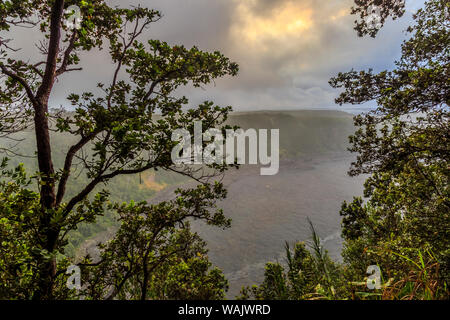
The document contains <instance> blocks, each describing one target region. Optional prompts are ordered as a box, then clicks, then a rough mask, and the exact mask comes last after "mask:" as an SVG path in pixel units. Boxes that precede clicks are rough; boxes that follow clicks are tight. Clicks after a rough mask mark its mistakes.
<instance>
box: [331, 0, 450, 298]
mask: <svg viewBox="0 0 450 320" xmlns="http://www.w3.org/2000/svg"><path fill="white" fill-rule="evenodd" d="M449 14H450V3H449V2H448V1H444V0H430V1H427V2H426V4H425V8H423V9H420V10H419V11H418V12H417V13H416V14H415V15H414V19H415V24H414V25H413V26H411V27H409V28H408V30H407V31H408V32H409V33H410V34H411V38H410V39H408V40H406V41H405V42H404V43H403V44H402V56H401V58H400V60H399V61H397V62H396V68H395V69H394V70H392V71H382V72H380V73H378V74H374V73H373V71H372V70H369V71H360V72H357V71H354V70H352V71H350V72H347V73H339V74H338V75H337V77H335V78H333V79H331V81H330V84H331V85H332V86H333V87H334V88H343V92H342V93H341V95H340V96H339V97H338V98H337V99H336V103H338V104H341V105H342V104H344V103H351V104H361V103H365V102H371V101H376V103H377V106H378V107H377V108H376V110H375V111H372V112H369V113H367V114H363V115H359V116H356V117H355V125H356V126H357V127H358V130H357V131H356V133H355V134H354V135H353V136H351V137H350V142H351V143H352V147H351V151H352V152H355V153H357V154H358V156H357V160H356V161H355V162H354V163H353V164H352V167H351V169H350V171H349V174H350V175H358V174H370V175H371V176H370V178H369V179H368V180H367V181H366V183H365V192H364V196H365V197H366V198H367V199H368V200H367V203H364V202H363V201H362V199H360V198H356V199H355V200H354V201H353V203H351V204H348V203H344V204H343V206H342V210H341V215H342V216H343V217H344V220H343V236H344V238H345V240H346V243H345V246H346V249H345V250H344V258H345V260H346V261H347V262H348V263H349V265H350V266H353V268H354V270H355V273H356V274H363V273H365V268H367V266H368V265H364V263H369V264H379V265H381V267H382V270H384V272H385V276H386V277H387V278H391V277H392V278H393V279H396V280H399V279H402V277H407V276H408V274H409V272H410V270H411V265H410V262H411V260H413V259H418V255H417V253H418V252H419V253H423V252H430V257H429V258H430V259H431V260H433V261H435V260H437V261H438V263H439V266H440V272H439V277H438V278H437V280H436V281H437V283H438V284H439V285H438V286H437V288H435V289H436V290H437V291H436V290H435V291H433V292H429V293H427V294H424V295H423V296H431V297H433V296H434V297H436V296H437V295H438V291H439V289H442V290H443V295H448V292H445V291H446V289H445V288H446V283H448V276H449V274H448V266H449V258H450V256H449V253H450V251H449V250H450V247H449V243H448V238H449V221H450V220H449V219H450V198H449V193H450V189H449V177H450V172H449V168H450V166H449V160H450V149H449V146H450V143H449V142H450V139H449V138H450V135H449V132H450V125H449V102H450V81H449V79H450V77H449V76H450V69H449V65H450V64H449V62H450V60H449V57H450V55H449V48H450V32H449V30H450V22H449V21H450V20H449ZM427 256H428V255H427ZM405 257H406V258H407V259H406V258H405ZM422 263H423V261H422Z"/></svg>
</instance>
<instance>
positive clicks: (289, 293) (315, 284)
mask: <svg viewBox="0 0 450 320" xmlns="http://www.w3.org/2000/svg"><path fill="white" fill-rule="evenodd" d="M308 222H309V224H310V227H311V233H312V237H311V241H310V243H309V244H308V246H309V250H308V249H307V247H306V245H305V243H303V242H298V243H297V244H296V245H295V247H294V250H293V251H292V250H291V248H290V246H289V244H288V243H286V245H285V250H286V266H283V265H281V264H280V263H271V262H270V263H267V264H266V268H265V273H264V280H263V282H262V283H261V285H260V286H253V287H244V288H242V291H241V296H240V297H239V299H250V298H254V299H257V300H305V299H308V300H309V299H337V298H345V297H346V290H345V285H344V278H343V267H342V266H340V265H339V264H337V263H335V262H333V261H332V259H331V258H330V257H329V255H328V252H327V251H325V250H324V248H323V246H322V244H321V240H320V238H319V236H318V235H317V233H316V231H315V229H314V226H313V224H312V223H311V221H309V220H308ZM336 288H338V289H337V290H336Z"/></svg>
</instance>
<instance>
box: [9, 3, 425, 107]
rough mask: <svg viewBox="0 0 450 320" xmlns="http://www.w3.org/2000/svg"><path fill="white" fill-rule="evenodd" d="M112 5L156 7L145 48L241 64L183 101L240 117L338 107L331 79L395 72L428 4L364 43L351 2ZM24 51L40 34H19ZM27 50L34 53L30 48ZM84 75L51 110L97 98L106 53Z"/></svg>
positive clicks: (89, 60) (74, 77)
mask: <svg viewBox="0 0 450 320" xmlns="http://www.w3.org/2000/svg"><path fill="white" fill-rule="evenodd" d="M107 2H108V3H110V4H111V5H119V6H122V7H128V6H130V5H138V4H140V5H141V6H151V7H152V8H155V9H158V10H161V12H162V13H163V15H164V17H163V19H162V20H160V21H159V22H158V23H155V24H154V25H152V26H151V28H150V30H149V31H148V32H147V33H146V34H145V36H144V37H143V39H142V40H143V41H145V40H147V39H150V38H157V39H161V40H164V41H167V42H169V43H170V44H183V45H185V46H187V47H190V46H193V45H197V46H198V47H200V48H201V49H204V50H209V51H212V50H220V51H222V52H223V53H224V54H225V55H227V56H228V57H230V58H231V59H233V60H234V61H236V62H238V63H239V65H240V69H241V71H240V74H239V76H238V77H236V78H232V79H230V78H227V79H220V80H218V81H216V83H215V86H214V85H212V86H207V87H206V88H205V89H206V90H201V89H200V90H199V89H194V88H191V87H188V88H184V89H182V90H179V92H178V93H179V94H180V95H181V94H183V95H187V96H188V97H190V98H191V102H192V104H197V103H200V102H202V101H204V100H206V99H209V100H213V101H215V102H217V103H218V104H221V105H233V106H234V108H235V110H251V109H283V108H320V107H333V106H334V102H333V99H334V97H335V96H336V95H337V92H336V91H334V90H333V89H332V88H330V87H329V85H328V79H329V78H330V77H332V76H333V75H335V74H336V73H337V72H339V71H347V70H350V69H351V68H355V69H362V68H369V67H373V68H374V69H375V70H381V69H386V68H390V67H392V65H393V64H392V63H393V61H394V60H395V59H397V58H399V56H400V44H401V41H402V39H403V38H404V37H405V35H404V33H403V32H402V31H403V30H404V29H405V28H406V26H407V25H408V24H409V23H410V22H411V11H412V10H413V9H417V8H418V7H420V6H421V5H422V4H423V0H410V1H409V2H407V3H408V5H409V7H408V12H407V14H406V16H405V17H404V18H403V19H400V20H397V21H395V22H389V23H387V25H386V26H385V28H383V30H382V31H381V32H380V34H379V36H378V37H377V38H376V39H371V38H358V37H357V35H356V32H355V31H354V30H353V20H354V19H355V17H353V16H351V15H350V7H351V6H352V5H353V1H352V0H169V1H168V0H152V1H144V0H133V1H131V0H110V1H107ZM18 37H19V38H20V39H19V40H20V41H19V42H20V43H21V44H23V45H24V51H25V52H28V49H32V45H29V44H30V43H34V42H36V39H37V38H36V34H34V35H33V34H32V33H30V32H29V31H26V32H21V33H18ZM27 46H29V48H28V47H27ZM82 66H83V67H84V71H83V72H80V73H76V72H74V73H71V74H70V75H68V76H66V77H64V78H61V81H60V82H59V83H58V84H57V85H56V87H55V90H56V92H55V93H54V94H53V96H52V100H51V101H52V104H53V105H54V106H58V105H60V104H63V105H64V104H66V103H67V101H66V100H65V97H66V96H67V94H68V93H70V92H80V91H84V90H91V88H93V87H95V85H96V83H97V82H100V81H103V82H107V81H108V79H110V78H111V73H112V67H113V66H112V64H111V62H110V59H109V58H108V55H107V53H106V52H98V51H96V52H89V53H88V54H85V55H83V56H82Z"/></svg>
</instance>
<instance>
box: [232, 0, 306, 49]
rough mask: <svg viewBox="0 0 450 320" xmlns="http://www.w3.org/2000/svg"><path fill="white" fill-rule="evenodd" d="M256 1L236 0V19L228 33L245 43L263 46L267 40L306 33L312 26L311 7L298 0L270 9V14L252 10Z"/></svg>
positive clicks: (294, 36) (284, 38)
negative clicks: (237, 0) (237, 1)
mask: <svg viewBox="0 0 450 320" xmlns="http://www.w3.org/2000/svg"><path fill="white" fill-rule="evenodd" d="M257 2H258V0H249V1H239V3H238V4H237V7H236V15H237V17H238V19H237V20H236V23H235V24H234V25H233V26H232V30H231V32H232V34H233V36H234V37H235V38H237V39H242V40H243V41H245V43H246V44H247V45H249V44H251V45H259V46H261V45H263V44H264V43H265V42H266V41H268V40H279V41H283V40H287V39H289V38H297V37H300V36H305V35H307V34H308V33H307V31H308V30H310V29H311V28H312V27H313V26H314V21H313V20H312V13H313V11H312V9H311V8H307V7H305V6H304V5H301V3H300V4H299V2H294V1H287V2H285V3H283V4H281V5H280V6H278V7H275V8H273V10H271V12H270V14H264V15H261V14H258V12H255V11H254V8H255V6H256V5H257Z"/></svg>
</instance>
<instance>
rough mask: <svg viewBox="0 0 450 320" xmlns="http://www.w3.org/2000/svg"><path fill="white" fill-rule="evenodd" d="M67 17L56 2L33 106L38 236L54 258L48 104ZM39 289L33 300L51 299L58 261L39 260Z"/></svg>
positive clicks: (55, 234) (55, 231)
mask: <svg viewBox="0 0 450 320" xmlns="http://www.w3.org/2000/svg"><path fill="white" fill-rule="evenodd" d="M63 16H64V0H56V1H55V2H54V4H53V6H52V13H51V17H50V38H49V47H48V54H47V63H46V68H45V73H44V76H43V79H42V84H41V86H40V87H39V89H38V91H37V94H36V104H35V105H34V112H35V115H34V126H35V134H36V145H37V157H38V164H39V172H40V174H41V181H42V185H41V190H40V201H41V213H40V214H41V216H40V223H39V236H40V237H41V238H40V243H41V248H42V249H45V250H47V252H48V253H49V254H53V253H54V251H55V248H56V243H57V240H58V236H59V232H60V230H59V228H57V227H55V226H51V219H52V212H53V210H52V209H54V208H55V205H56V192H55V170H54V168H53V161H52V150H51V144H50V133H49V125H48V101H49V98H50V94H51V91H52V88H53V84H54V82H55V74H56V68H57V61H58V54H59V44H60V40H61V22H62V19H63ZM37 262H38V271H37V273H38V275H37V276H38V288H37V290H36V291H35V292H34V294H33V299H36V300H40V299H52V298H53V295H52V291H53V283H54V279H55V275H56V260H55V258H51V259H46V258H44V257H42V255H39V256H38V259H37Z"/></svg>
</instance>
